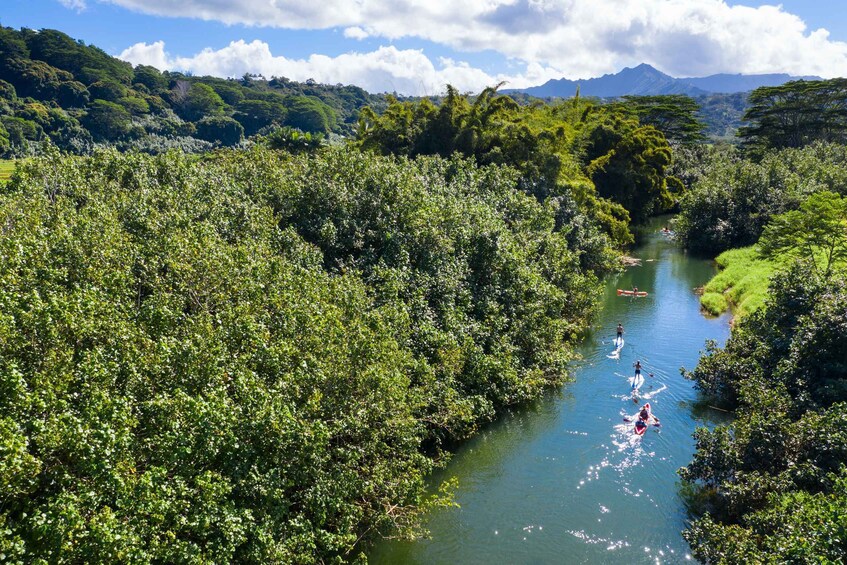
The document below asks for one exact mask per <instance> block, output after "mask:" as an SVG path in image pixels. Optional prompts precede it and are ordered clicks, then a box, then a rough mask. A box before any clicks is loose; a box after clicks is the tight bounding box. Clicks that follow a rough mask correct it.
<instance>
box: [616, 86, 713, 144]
mask: <svg viewBox="0 0 847 565" xmlns="http://www.w3.org/2000/svg"><path fill="white" fill-rule="evenodd" d="M622 100H623V104H621V106H623V108H625V109H628V110H630V111H632V112H634V113H635V115H636V116H638V119H639V121H640V122H641V123H642V124H644V125H648V126H653V127H654V128H656V129H657V130H659V131H660V132H662V133H663V134H664V136H665V138H667V140H668V141H670V142H672V143H677V144H682V145H692V144H695V143H698V142H700V141H703V140H704V139H705V136H704V135H703V130H704V129H705V127H706V126H705V124H704V123H703V122H702V121H701V120H700V118H699V116H698V113H699V112H700V105H699V104H698V103H697V102H696V101H695V100H694V99H693V98H691V97H690V96H686V95H684V94H670V95H665V96H624V97H623V99H622Z"/></svg>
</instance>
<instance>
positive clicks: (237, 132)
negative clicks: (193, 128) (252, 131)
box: [197, 116, 244, 146]
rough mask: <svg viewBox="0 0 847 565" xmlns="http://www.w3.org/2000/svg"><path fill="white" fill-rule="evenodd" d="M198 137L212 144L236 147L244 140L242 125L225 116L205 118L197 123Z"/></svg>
mask: <svg viewBox="0 0 847 565" xmlns="http://www.w3.org/2000/svg"><path fill="white" fill-rule="evenodd" d="M197 137H198V138H200V139H202V140H204V141H208V142H210V143H219V144H221V145H225V146H226V145H236V144H237V143H239V142H240V141H241V140H242V139H244V128H243V127H241V124H239V123H238V122H236V121H235V120H233V119H232V118H227V117H224V116H219V117H214V118H203V119H202V120H200V121H199V122H197Z"/></svg>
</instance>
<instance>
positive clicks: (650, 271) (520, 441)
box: [370, 224, 729, 564]
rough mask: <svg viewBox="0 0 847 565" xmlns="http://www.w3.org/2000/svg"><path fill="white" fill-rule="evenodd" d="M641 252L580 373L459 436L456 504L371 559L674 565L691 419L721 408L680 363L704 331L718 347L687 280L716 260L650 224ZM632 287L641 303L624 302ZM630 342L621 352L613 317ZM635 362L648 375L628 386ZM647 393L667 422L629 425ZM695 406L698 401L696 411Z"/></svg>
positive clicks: (722, 329)
mask: <svg viewBox="0 0 847 565" xmlns="http://www.w3.org/2000/svg"><path fill="white" fill-rule="evenodd" d="M660 227H661V224H659V225H658V226H657V227H656V228H655V230H654V232H653V234H652V235H650V236H649V237H647V238H645V243H644V245H643V246H642V247H640V248H639V249H637V250H636V252H635V253H634V255H635V256H636V257H639V258H641V259H642V265H641V266H640V267H632V268H630V269H628V270H627V271H626V272H625V273H623V274H621V275H620V276H618V277H615V278H614V279H613V280H610V281H609V283H608V285H607V288H606V295H605V298H604V304H603V309H602V312H601V314H600V316H599V317H598V320H597V321H596V324H595V326H594V328H593V330H592V331H591V332H590V333H589V334H588V336H587V337H586V340H585V342H584V344H583V345H582V347H581V353H582V356H583V360H582V361H581V362H580V363H579V364H577V365H576V366H575V368H574V373H575V376H576V382H575V383H573V384H570V385H567V386H566V388H565V389H564V390H563V391H562V392H557V393H552V394H551V395H549V396H548V397H547V398H545V399H544V400H542V401H540V402H537V403H534V404H533V405H532V406H531V407H528V408H526V409H523V410H516V411H515V412H513V413H512V414H510V415H508V416H507V417H505V418H503V419H501V420H500V421H498V422H497V423H495V424H493V425H491V426H489V427H488V428H487V429H485V430H484V431H483V432H482V433H480V434H479V435H478V436H477V437H476V438H474V439H473V440H471V441H469V442H467V443H466V444H464V445H463V446H462V447H461V448H460V449H459V450H458V451H457V453H456V455H455V456H454V458H453V459H452V461H451V462H450V463H449V465H448V466H447V468H446V469H444V470H442V471H440V472H438V473H436V474H435V475H434V476H433V479H432V483H433V484H434V485H437V484H438V483H440V482H441V481H443V480H444V479H446V478H449V477H457V478H458V479H459V490H458V491H457V493H456V501H457V502H458V503H459V504H460V505H461V508H460V509H440V510H437V511H435V512H433V513H432V514H431V515H430V516H429V517H428V520H427V522H426V526H427V528H428V529H429V530H430V532H431V539H426V540H420V541H417V542H414V543H408V542H398V541H391V542H384V543H381V544H379V545H378V546H377V547H375V548H374V549H373V551H372V552H371V555H370V560H371V562H372V563H392V564H393V563H421V564H423V563H427V564H429V563H610V562H620V561H623V560H626V561H627V562H629V563H678V562H683V561H685V560H686V559H690V556H688V548H687V545H686V544H685V542H684V540H683V539H682V537H681V536H680V531H681V530H682V529H683V527H684V525H685V519H686V507H685V503H684V501H683V499H682V498H681V497H680V496H679V484H678V479H677V474H676V470H677V469H678V468H679V467H681V466H682V465H685V464H686V463H688V462H689V460H690V459H691V455H692V453H693V451H694V441H693V439H692V438H691V433H692V432H693V431H694V428H695V427H696V426H701V425H714V424H715V423H716V422H718V421H721V420H722V419H723V418H725V417H726V415H725V414H724V413H722V412H720V411H717V410H714V409H711V408H709V407H708V406H705V407H703V406H697V396H696V394H695V392H694V390H693V388H692V385H691V383H690V382H688V381H686V380H685V379H683V378H682V377H681V376H680V373H679V368H680V367H681V366H686V367H689V368H690V367H693V366H694V365H695V364H696V362H697V358H698V355H699V352H700V350H702V349H703V348H704V343H705V340H706V339H716V340H718V342H722V341H723V340H725V339H726V337H727V336H728V333H729V328H728V323H727V322H728V320H727V318H726V317H724V318H718V319H707V318H705V317H703V316H702V315H701V314H700V312H699V301H698V299H697V296H696V295H694V293H693V291H692V289H693V288H694V287H697V286H701V285H703V284H705V282H706V281H708V279H709V278H710V277H711V276H712V275H713V273H714V267H713V266H712V265H711V264H710V263H709V262H707V261H702V260H699V259H695V258H691V257H689V256H686V255H685V254H684V253H682V252H681V251H680V250H679V249H677V248H676V247H674V246H673V244H671V243H670V242H669V241H668V239H667V238H666V237H665V236H663V235H662V234H660V233H658V229H659V228H660ZM633 286H637V287H638V288H639V289H640V290H646V291H648V292H649V293H650V294H649V296H647V297H645V298H628V297H619V296H617V293H616V292H615V289H617V288H632V287H633ZM618 322H621V323H622V324H623V326H624V330H625V334H624V338H625V342H624V345H623V347H622V348H621V349H620V350H619V353H618V355H616V356H614V357H615V358H609V355H612V353H613V352H614V351H615V350H616V346H615V344H614V337H615V335H614V333H615V331H614V330H615V326H616V325H617V323H618ZM636 360H638V361H640V362H641V365H642V367H643V369H642V373H643V375H644V383H643V384H641V385H640V387H638V389H637V390H635V391H633V390H632V385H631V381H630V379H631V378H632V377H633V376H634V369H633V365H634V363H635V362H636ZM648 401H649V402H650V404H651V406H652V407H653V412H654V414H655V415H656V416H657V417H658V418H660V420H661V427H654V426H650V427H649V428H648V430H647V432H646V433H645V434H644V435H643V436H637V435H635V434H634V433H633V428H634V424H633V423H632V421H626V420H632V419H633V417H634V416H635V415H636V414H637V413H638V410H639V408H640V406H641V405H642V404H643V403H645V402H648ZM695 408H696V409H695Z"/></svg>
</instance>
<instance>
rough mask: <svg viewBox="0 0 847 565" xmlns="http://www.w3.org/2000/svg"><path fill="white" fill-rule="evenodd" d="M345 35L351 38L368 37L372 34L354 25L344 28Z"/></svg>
mask: <svg viewBox="0 0 847 565" xmlns="http://www.w3.org/2000/svg"><path fill="white" fill-rule="evenodd" d="M344 37H349V38H350V39H366V38H368V37H370V34H369V33H368V32H366V31H365V30H363V29H362V28H360V27H359V26H353V27H348V28H346V29H345V30H344Z"/></svg>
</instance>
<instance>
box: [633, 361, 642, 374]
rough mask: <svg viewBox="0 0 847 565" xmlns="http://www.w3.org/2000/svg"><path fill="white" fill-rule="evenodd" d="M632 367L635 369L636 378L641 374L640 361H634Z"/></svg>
mask: <svg viewBox="0 0 847 565" xmlns="http://www.w3.org/2000/svg"><path fill="white" fill-rule="evenodd" d="M634 367H635V376H636V377H637V376H638V375H640V374H641V361H639V360H636V361H635V365H634Z"/></svg>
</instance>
